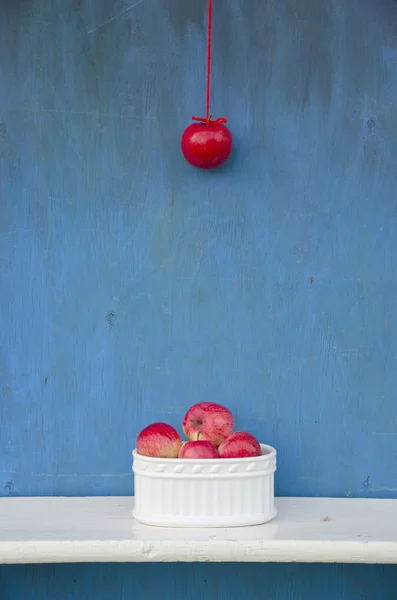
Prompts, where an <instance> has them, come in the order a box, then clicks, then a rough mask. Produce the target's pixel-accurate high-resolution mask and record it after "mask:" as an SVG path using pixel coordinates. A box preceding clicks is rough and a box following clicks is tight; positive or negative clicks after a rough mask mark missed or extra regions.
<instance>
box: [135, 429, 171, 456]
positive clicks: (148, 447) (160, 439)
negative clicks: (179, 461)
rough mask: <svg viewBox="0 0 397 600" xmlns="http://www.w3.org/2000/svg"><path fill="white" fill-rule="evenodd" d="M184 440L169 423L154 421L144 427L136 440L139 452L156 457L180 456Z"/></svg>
mask: <svg viewBox="0 0 397 600" xmlns="http://www.w3.org/2000/svg"><path fill="white" fill-rule="evenodd" d="M181 444H182V440H181V438H180V435H179V433H178V432H177V430H176V429H174V428H173V427H171V425H168V424H167V423H152V424H151V425H148V426H147V427H145V429H142V431H141V433H140V434H139V435H138V438H137V440H136V449H137V452H138V454H142V455H143V456H152V457H156V458H178V454H179V449H180V447H181Z"/></svg>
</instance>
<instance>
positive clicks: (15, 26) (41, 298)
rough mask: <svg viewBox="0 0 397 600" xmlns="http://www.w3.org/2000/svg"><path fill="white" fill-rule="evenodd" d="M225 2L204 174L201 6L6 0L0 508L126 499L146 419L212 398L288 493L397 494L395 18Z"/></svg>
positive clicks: (319, 1)
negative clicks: (210, 161) (16, 503)
mask: <svg viewBox="0 0 397 600" xmlns="http://www.w3.org/2000/svg"><path fill="white" fill-rule="evenodd" d="M216 4H217V6H216V10H215V15H214V18H215V20H214V35H215V44H214V66H213V69H214V85H213V94H214V95H213V112H214V114H215V113H216V115H226V116H227V117H228V118H229V124H230V127H231V129H232V131H233V134H234V137H235V151H234V155H233V158H232V160H231V161H230V162H229V163H228V164H227V165H226V166H225V168H223V169H222V170H220V171H219V172H216V173H202V172H199V171H195V170H194V169H192V168H190V167H189V165H187V164H185V162H184V160H183V158H182V156H181V153H180V149H179V138H180V134H181V132H182V131H183V129H184V127H185V126H186V125H187V124H188V123H189V122H190V117H191V115H192V114H197V113H198V114H201V113H202V112H203V109H204V82H205V72H204V60H203V59H204V54H203V53H204V49H205V3H204V2H202V1H201V0H200V1H199V0H189V2H182V1H181V0H145V1H141V2H139V1H138V0H135V2H134V0H131V2H127V1H126V0H115V1H114V2H112V3H109V2H106V1H105V0H97V1H96V2H93V1H91V0H54V1H53V2H51V3H48V2H43V1H42V0H14V1H13V2H6V1H5V0H3V2H1V11H2V18H1V20H0V55H1V57H2V60H1V64H0V168H1V178H0V182H1V183H0V194H1V216H0V224H1V226H0V257H1V269H0V289H1V299H0V393H1V404H0V423H1V429H0V431H1V441H0V444H1V446H0V447H1V450H0V494H3V495H44V494H46V495H52V494H55V495H58V494H64V495H70V494H77V495H80V494H81V495H84V494H89V495H91V494H95V495H97V494H112V495H113V494H128V493H131V492H132V476H131V471H130V466H131V465H130V451H131V448H132V446H133V445H134V440H135V437H136V434H137V433H138V431H139V430H140V429H141V427H143V426H144V425H146V424H147V423H148V422H150V421H152V420H160V419H161V420H167V421H169V422H170V423H171V424H173V425H177V426H179V424H180V421H181V417H182V415H183V413H184V411H185V409H186V408H187V407H188V406H189V405H190V404H192V403H193V402H196V401H199V400H202V399H206V400H215V401H220V402H224V403H226V404H227V405H228V406H230V408H231V409H232V410H233V411H234V412H235V414H236V420H237V423H238V424H239V427H240V428H244V429H248V430H250V431H251V432H252V433H253V434H255V435H257V436H258V437H260V439H261V440H263V441H266V442H268V443H269V444H271V445H273V446H275V447H276V448H277V449H278V451H279V470H278V474H277V479H276V482H277V486H276V492H277V493H278V494H284V495H297V496H300V495H321V496H325V495H333V496H346V495H347V496H376V497H396V496H397V475H396V473H397V469H396V466H397V455H396V435H397V426H396V425H397V424H396V421H397V404H396V401H395V390H396V387H397V349H396V339H397V318H396V258H395V257H396V251H397V235H396V209H397V201H396V194H395V190H396V183H397V170H396V168H395V161H396V156H397V119H396V98H397V62H396V45H395V43H396V42H395V40H396V36H397V6H396V3H395V2H394V1H391V0H351V1H349V2H345V1H344V0H301V2H295V0H282V1H278V2H275V1H273V0H269V1H268V2H261V1H260V0H250V1H249V2H244V1H243V0H218V2H217V3H216ZM280 568H281V567H280ZM87 569H88V570H84V577H87V578H88V579H87V580H86V581H87V582H88V581H91V579H90V578H91V577H94V575H93V573H96V571H94V572H90V571H89V568H88V567H87ZM15 572H17V571H15ZM113 572H114V573H116V571H113ZM154 572H155V571H154ZM187 572H188V571H183V573H184V574H186V573H187ZM200 572H203V571H200ZM208 572H211V573H215V571H208ZM227 572H228V571H227V570H226V567H225V568H224V570H221V571H219V577H221V576H222V573H223V574H225V573H227ZM244 572H245V573H248V571H244ZM249 572H250V573H251V571H249ZM254 572H255V573H256V574H255V576H253V577H254V580H255V581H256V582H257V583H258V584H259V582H260V581H263V579H262V577H263V573H265V571H260V572H259V571H252V573H254ZM287 572H288V573H297V574H299V573H301V575H299V577H302V578H303V579H301V580H300V581H301V582H302V583H301V585H302V586H303V587H302V588H301V589H305V585H307V584H306V583H305V582H304V576H305V575H304V574H305V573H309V572H310V573H311V574H312V575H313V577H315V578H316V577H320V575H321V574H328V577H329V578H330V581H331V580H333V581H336V579H335V577H336V575H335V574H336V573H339V574H341V573H343V574H344V576H345V575H346V574H349V573H350V575H346V576H347V577H350V579H351V581H353V580H354V577H353V575H352V573H354V572H355V573H358V571H345V570H343V571H338V570H335V571H332V570H328V571H322V570H319V571H316V570H315V569H314V570H311V571H304V570H302V571H299V569H297V570H296V571H291V570H290V571H287ZM5 573H6V586H9V585H11V581H12V579H9V577H11V575H7V573H11V571H8V572H7V571H5ZM18 573H20V571H18ZM29 573H30V572H29ZM34 573H37V574H39V573H42V574H43V575H44V576H46V575H49V574H54V573H56V574H57V577H58V576H59V577H60V578H62V577H63V573H71V571H67V570H66V571H62V570H54V571H50V570H47V571H46V570H43V571H34ZM80 573H82V574H83V571H80ZM90 573H91V574H90ZM130 573H131V571H126V572H125V573H124V576H125V577H127V578H129V577H130ZM148 573H149V571H146V576H147V575H148ZM169 573H170V572H169V571H167V577H170V575H169ZM181 573H182V572H181ZM197 573H199V571H197V572H196V576H198V575H197ZM266 573H270V571H266ZM280 573H281V571H280ZM372 573H375V572H374V571H369V572H368V574H367V575H366V577H368V578H371V577H372ZM379 573H380V571H379ZM382 573H383V571H382ZM387 573H389V574H390V573H391V571H387ZM393 573H394V572H393ZM29 576H31V575H29ZM95 576H96V575H95ZM182 576H183V577H184V576H185V575H183V574H181V577H182ZM230 577H231V578H232V579H233V577H235V578H236V581H235V582H234V583H235V585H234V587H233V586H232V583H231V582H232V579H230ZM238 577H239V575H238V574H233V573H232V572H230V576H229V575H228V581H229V585H231V587H230V589H231V590H233V589H237V587H238V585H241V586H243V584H242V583H241V581H242V580H240V579H238ZM390 577H394V574H393V575H392V576H390ZM142 581H143V580H142ZM169 581H171V580H169ZM186 581H187V579H186ZM384 581H389V582H391V581H392V579H387V577H386V578H385V579H384ZM7 582H8V583H7ZM238 582H240V583H238ZM15 585H19V584H15ZM20 585H22V579H21V584H20ZM40 585H43V586H45V585H52V584H50V583H48V584H47V583H41V584H40ZM120 585H121V584H120ZM149 585H150V584H149ZM170 585H171V584H170ZM271 585H274V586H276V587H275V589H277V586H278V585H279V584H278V583H276V582H274V583H273V584H271ZM294 586H295V584H294ZM326 587H327V589H331V587H330V586H328V585H327V586H326ZM43 589H44V588H43ZM98 589H99V588H98ZM101 589H103V588H101ZM120 589H121V588H120ZM195 589H196V590H197V593H198V594H199V593H200V592H199V589H200V588H198V587H196V588H195ZM294 589H295V587H294ZM285 590H286V591H285V592H283V593H284V596H285V597H292V596H291V595H290V596H288V594H289V593H290V592H288V588H285ZM7 593H8V597H9V596H10V593H11V592H7ZM87 593H88V592H87ZM120 593H121V592H120ZM127 593H128V594H129V592H125V594H127ZM172 593H173V594H174V595H175V597H176V594H177V593H178V592H176V591H175V592H172ZM217 593H218V595H219V597H222V595H223V594H224V592H223V591H222V590H221V589H219V592H217ZM277 593H278V592H275V594H277ZM280 593H281V592H280ZM291 593H293V592H291ZM330 593H331V595H330V598H331V597H332V592H330ZM343 593H344V592H343ZM377 593H378V591H376V592H374V594H373V595H372V596H371V595H369V597H371V598H376V594H377ZM352 594H353V593H352ZM363 594H364V592H363ZM11 595H12V593H11ZM279 596H280V594H279ZM284 596H280V597H284ZM14 597H16V592H15V594H14V595H13V598H14ZM25 597H27V596H26V595H25ZM41 597H45V595H44V593H43V594H41ZM50 597H53V598H55V592H54V594H53V595H52V596H51V594H50ZM82 597H83V596H82ZM90 597H92V595H91V596H90ZM125 597H127V596H125ZM275 597H277V596H275ZM295 597H296V596H295ZM334 597H335V595H334ZM338 597H339V596H338ZM340 597H342V594H341V595H340ZM346 597H347V596H346ZM350 597H354V596H353V595H351V596H350ZM356 597H363V598H364V597H365V595H362V596H356ZM386 597H387V593H386V595H385V594H384V595H383V596H382V598H386Z"/></svg>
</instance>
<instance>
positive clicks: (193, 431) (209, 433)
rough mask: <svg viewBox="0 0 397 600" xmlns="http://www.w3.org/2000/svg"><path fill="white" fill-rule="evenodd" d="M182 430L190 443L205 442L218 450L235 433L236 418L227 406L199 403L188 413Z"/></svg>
mask: <svg viewBox="0 0 397 600" xmlns="http://www.w3.org/2000/svg"><path fill="white" fill-rule="evenodd" d="M182 428H183V433H184V434H185V436H186V438H187V439H188V440H189V441H190V442H196V441H202V440H205V441H207V442H211V444H213V445H214V446H215V448H218V446H220V444H221V443H222V442H223V441H224V440H226V438H228V437H229V436H230V435H231V434H232V433H233V429H234V418H233V415H232V413H231V412H230V410H229V409H228V408H226V407H225V406H221V405H220V404H216V403H215V402H199V403H198V404H194V406H192V407H191V408H189V410H188V411H187V413H186V415H185V417H184V419H183V424H182Z"/></svg>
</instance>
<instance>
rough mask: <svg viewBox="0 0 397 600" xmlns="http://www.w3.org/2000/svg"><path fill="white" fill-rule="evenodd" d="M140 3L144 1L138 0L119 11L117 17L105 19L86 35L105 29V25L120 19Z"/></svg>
mask: <svg viewBox="0 0 397 600" xmlns="http://www.w3.org/2000/svg"><path fill="white" fill-rule="evenodd" d="M142 2H145V0H138V2H135V4H132V5H131V6H128V8H125V9H124V10H122V11H120V12H119V13H117V15H114V17H110V19H107V20H106V21H104V22H103V23H101V24H100V25H97V26H96V27H94V28H93V29H90V30H89V31H87V33H94V31H98V29H100V28H101V27H105V25H107V24H108V23H111V22H112V21H115V20H116V19H118V18H119V17H122V16H123V15H125V14H126V13H127V12H129V11H130V10H132V9H133V8H135V7H136V6H138V4H142Z"/></svg>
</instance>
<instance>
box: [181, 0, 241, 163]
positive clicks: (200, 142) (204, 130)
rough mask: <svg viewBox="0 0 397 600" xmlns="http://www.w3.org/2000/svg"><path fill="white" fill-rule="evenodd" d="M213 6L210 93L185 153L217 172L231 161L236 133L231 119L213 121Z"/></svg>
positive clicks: (188, 134)
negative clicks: (231, 126)
mask: <svg viewBox="0 0 397 600" xmlns="http://www.w3.org/2000/svg"><path fill="white" fill-rule="evenodd" d="M212 4H213V0H208V48H207V94H206V113H205V118H201V117H192V119H193V121H197V123H192V124H191V125H189V126H188V127H187V128H186V129H185V131H184V132H183V135H182V142H181V145H182V152H183V155H184V157H185V158H186V160H187V161H188V162H189V163H190V164H191V165H193V166H194V167H198V168H199V169H215V168H216V167H219V166H220V165H223V163H224V162H225V161H226V160H227V159H228V158H229V156H230V153H231V151H232V146H233V140H232V134H231V133H230V131H229V129H228V128H227V127H226V125H225V123H226V122H227V119H224V118H223V117H221V118H220V119H216V120H215V121H211V115H210V101H211V47H212Z"/></svg>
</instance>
